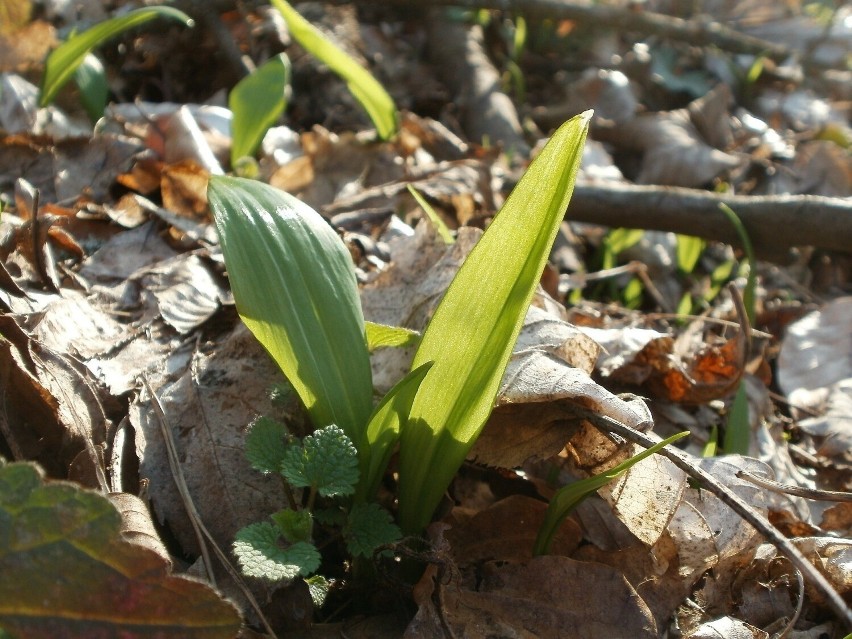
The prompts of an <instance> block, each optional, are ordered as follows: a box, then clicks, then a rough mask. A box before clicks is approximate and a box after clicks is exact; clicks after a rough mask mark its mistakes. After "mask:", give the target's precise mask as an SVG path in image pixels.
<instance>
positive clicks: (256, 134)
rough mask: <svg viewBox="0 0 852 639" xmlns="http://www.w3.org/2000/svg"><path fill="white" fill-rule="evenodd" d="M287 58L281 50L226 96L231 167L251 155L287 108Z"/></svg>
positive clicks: (288, 60)
mask: <svg viewBox="0 0 852 639" xmlns="http://www.w3.org/2000/svg"><path fill="white" fill-rule="evenodd" d="M289 85H290V59H289V58H288V57H287V56H286V55H284V54H283V53H280V54H278V55H276V56H274V57H272V58H270V59H269V60H267V61H266V62H265V63H264V64H262V65H261V66H259V67H258V68H257V69H255V70H254V71H252V72H251V74H249V75H247V76H246V77H245V78H243V79H242V80H240V81H239V82H238V83H237V84H236V86H235V87H234V88H233V89H232V90H231V93H230V95H228V108H230V109H231V112H232V113H233V114H234V119H233V122H232V124H231V139H232V143H231V166H236V164H237V160H239V159H240V158H242V157H245V156H247V155H253V154H254V152H255V151H256V150H257V147H258V146H260V143H261V142H262V141H263V136H264V135H266V132H267V131H268V130H269V127H271V126H272V125H273V124H275V121H276V120H277V119H278V118H279V117H280V116H281V114H282V113H284V109H285V108H287V90H288V88H289Z"/></svg>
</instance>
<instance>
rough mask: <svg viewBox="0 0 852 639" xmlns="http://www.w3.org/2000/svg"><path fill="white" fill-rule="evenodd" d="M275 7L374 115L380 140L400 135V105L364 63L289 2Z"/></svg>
mask: <svg viewBox="0 0 852 639" xmlns="http://www.w3.org/2000/svg"><path fill="white" fill-rule="evenodd" d="M272 5H273V6H274V7H275V8H276V9H278V11H280V12H281V15H282V16H284V20H286V21H287V26H288V27H289V28H290V34H291V35H292V36H293V37H294V38H295V39H296V40H297V41H298V43H299V44H301V45H302V47H304V48H305V50H306V51H308V52H309V53H310V54H311V55H313V56H314V57H315V58H317V59H318V60H319V61H320V62H322V63H323V64H326V65H328V68H329V69H331V70H332V71H334V72H335V73H336V74H337V75H339V76H340V77H341V78H343V80H344V81H345V82H346V86H347V87H348V88H349V91H351V92H352V95H354V96H355V99H356V100H358V102H360V103H361V106H363V107H364V110H365V111H366V112H367V115H369V116H370V119H371V120H372V121H373V124H374V125H375V127H376V132H377V133H378V134H379V137H380V138H381V139H382V140H388V139H390V138H392V137H393V136H394V135H396V132H397V130H398V128H399V117H398V115H397V112H396V106H395V105H394V103H393V98H391V97H390V95H388V92H387V91H385V90H384V88H383V87H382V85H381V84H379V82H378V81H377V80H376V79H375V78H374V77H373V76H372V75H370V73H369V72H368V71H367V70H366V69H364V68H363V67H362V66H361V65H360V64H358V63H357V62H356V61H355V60H353V59H352V58H351V57H349V56H348V55H347V54H346V53H344V52H343V51H342V50H341V49H339V48H338V47H337V46H336V45H334V44H333V43H332V42H331V41H329V40H328V39H327V38H326V37H325V36H324V35H323V34H322V33H320V32H319V31H317V30H316V29H315V28H314V27H313V25H311V23H310V22H308V21H307V20H305V19H304V18H303V17H302V16H301V15H299V12H298V11H296V10H295V9H294V8H293V7H291V6H290V4H289V3H288V2H286V0H272Z"/></svg>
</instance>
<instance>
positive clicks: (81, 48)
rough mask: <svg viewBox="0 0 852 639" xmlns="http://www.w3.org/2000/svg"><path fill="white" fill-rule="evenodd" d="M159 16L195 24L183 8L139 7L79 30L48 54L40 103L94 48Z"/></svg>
mask: <svg viewBox="0 0 852 639" xmlns="http://www.w3.org/2000/svg"><path fill="white" fill-rule="evenodd" d="M158 17H160V18H169V19H172V20H177V21H179V22H182V23H183V24H185V25H186V26H188V27H191V26H192V25H193V21H192V19H191V18H190V17H189V16H188V15H186V14H185V13H184V12H183V11H178V10H177V9H173V8H172V7H160V6H157V7H145V8H144V9H137V10H136V11H131V12H130V13H127V14H125V15H123V16H119V17H117V18H111V19H109V20H105V21H103V22H100V23H98V24H96V25H95V26H93V27H92V28H91V29H87V30H86V31H83V33H78V34H77V35H75V36H72V37H71V38H70V39H69V40H68V41H67V42H63V43H62V44H60V45H59V46H58V47H56V48H55V49H54V50H53V51H51V52H50V55H48V56H47V62H45V65H44V76H43V77H42V79H41V94H40V95H39V100H38V104H39V106H41V107H44V106H47V105H48V104H50V103H51V102H52V101H53V99H54V98H55V97H56V94H57V93H59V90H60V89H61V88H62V87H63V86H65V83H66V82H68V80H70V79H71V77H72V76H73V75H74V72H75V71H76V70H77V67H79V66H80V64H81V63H82V62H83V59H84V58H85V57H86V56H87V55H88V54H89V53H91V51H92V49H94V48H95V47H97V46H100V45H101V44H103V43H104V42H106V41H107V40H109V39H110V38H113V37H115V36H117V35H119V34H120V33H123V32H124V31H127V30H128V29H132V28H134V27H138V26H139V25H141V24H145V23H146V22H148V21H150V20H153V19H154V18H158Z"/></svg>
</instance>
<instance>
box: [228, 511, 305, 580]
mask: <svg viewBox="0 0 852 639" xmlns="http://www.w3.org/2000/svg"><path fill="white" fill-rule="evenodd" d="M233 550H234V555H236V557H237V561H239V562H240V568H241V569H242V571H243V574H245V575H247V576H249V577H257V578H258V579H266V580H267V581H290V580H292V579H295V578H296V577H298V576H299V575H303V576H304V575H310V574H311V573H312V572H314V571H315V570H316V569H317V568H319V565H320V560H321V558H320V554H319V551H318V550H317V549H316V546H314V545H313V544H309V543H307V542H305V541H299V542H296V543H295V544H292V545H290V546H286V547H285V546H282V544H281V531H279V530H278V527H277V526H275V525H274V524H271V523H269V522H267V521H262V522H259V523H257V524H250V525H248V526H246V527H245V528H242V529H241V530H239V531H238V532H237V535H236V541H234V545H233Z"/></svg>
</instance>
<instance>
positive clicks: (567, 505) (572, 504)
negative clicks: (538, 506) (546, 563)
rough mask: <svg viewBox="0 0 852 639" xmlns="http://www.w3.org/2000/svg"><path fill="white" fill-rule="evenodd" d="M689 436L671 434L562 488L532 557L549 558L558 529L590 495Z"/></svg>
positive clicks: (537, 540) (685, 434)
mask: <svg viewBox="0 0 852 639" xmlns="http://www.w3.org/2000/svg"><path fill="white" fill-rule="evenodd" d="M687 435H689V433H688V432H682V433H678V434H676V435H672V436H671V437H669V438H668V439H665V440H663V441H661V442H659V443H657V444H654V445H653V446H651V447H650V448H648V449H646V450H643V451H642V452H641V453H639V454H637V455H634V456H633V457H631V458H630V459H628V460H626V461H623V462H621V463H620V464H619V465H618V466H615V467H614V468H610V469H609V470H607V471H604V472H602V473H600V474H598V475H594V476H593V477H587V478H586V479H581V480H580V481H576V482H574V483H573V484H568V485H567V486H565V487H563V488H560V489H559V490H558V491H556V494H555V495H553V497H552V498H551V500H550V503H549V504H548V506H547V511H546V512H545V514H544V521H543V522H542V524H541V528H539V530H538V535H537V536H536V539H535V545H534V546H533V555H535V556H537V555H546V554H547V553H548V552H550V544H551V542H552V541H553V536H554V535H555V534H556V531H557V530H559V526H561V525H562V522H563V521H565V518H566V517H567V516H568V515H569V514H570V513H571V511H572V510H574V508H576V507H577V505H578V504H579V503H580V502H581V501H583V500H584V499H585V498H586V497H588V496H589V495H590V494H592V493H593V492H595V491H596V490H598V489H599V488H601V487H603V486H604V485H606V484H608V483H609V482H611V481H612V480H613V479H618V478H619V477H621V476H622V475H623V474H624V473H626V472H627V471H628V470H630V468H631V467H633V466H634V465H635V464H637V463H639V462H640V461H642V460H643V459H645V458H646V457H650V456H651V455H653V454H654V453H656V452H657V451H658V450H660V449H661V448H663V447H664V446H668V445H669V444H671V443H673V442H676V441H677V440H679V439H681V438H683V437H686V436H687Z"/></svg>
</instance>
